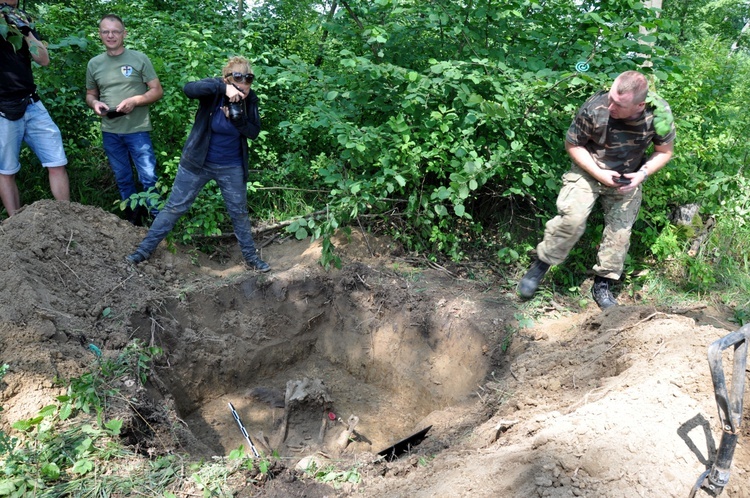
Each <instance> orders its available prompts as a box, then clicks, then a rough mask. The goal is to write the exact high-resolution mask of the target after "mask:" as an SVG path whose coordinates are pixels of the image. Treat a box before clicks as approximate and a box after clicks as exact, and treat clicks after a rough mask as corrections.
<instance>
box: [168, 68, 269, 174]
mask: <svg viewBox="0 0 750 498" xmlns="http://www.w3.org/2000/svg"><path fill="white" fill-rule="evenodd" d="M226 90H227V85H226V84H225V83H224V80H222V79H221V78H206V79H203V80H200V81H192V82H190V83H188V84H186V85H185V87H184V88H183V91H184V92H185V95H187V96H188V97H189V98H191V99H198V100H199V102H200V103H199V105H198V111H196V113H195V122H194V123H193V129H192V130H190V135H188V138H187V141H186V142H185V146H184V147H183V149H182V158H181V160H180V164H181V165H182V166H183V167H185V168H187V169H188V170H192V171H197V170H200V169H202V168H203V164H204V163H205V162H206V156H207V155H208V143H209V141H210V139H211V118H212V117H213V114H214V112H215V111H216V109H217V107H218V106H219V105H221V104H222V103H223V101H224V95H225V93H226ZM242 102H243V104H244V105H245V115H244V119H243V120H242V121H240V122H239V123H234V126H235V127H236V128H237V130H239V132H240V134H242V135H243V136H244V137H246V138H240V146H241V147H242V164H243V165H244V166H245V181H247V180H248V171H247V170H248V163H249V159H248V152H247V149H248V147H247V138H250V139H255V138H257V137H258V134H260V114H258V96H257V95H256V94H255V92H254V91H252V89H251V90H250V94H249V95H248V96H247V98H245V99H244V100H243V101H242Z"/></svg>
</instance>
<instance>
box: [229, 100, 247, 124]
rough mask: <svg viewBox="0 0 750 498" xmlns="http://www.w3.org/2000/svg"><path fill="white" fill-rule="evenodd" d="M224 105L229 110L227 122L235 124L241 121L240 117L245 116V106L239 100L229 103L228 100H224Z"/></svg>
mask: <svg viewBox="0 0 750 498" xmlns="http://www.w3.org/2000/svg"><path fill="white" fill-rule="evenodd" d="M224 105H225V106H226V107H227V109H228V110H229V121H232V122H237V121H241V120H242V117H243V116H244V115H245V105H244V103H243V102H242V101H241V100H240V101H237V102H230V101H229V99H227V98H225V99H224Z"/></svg>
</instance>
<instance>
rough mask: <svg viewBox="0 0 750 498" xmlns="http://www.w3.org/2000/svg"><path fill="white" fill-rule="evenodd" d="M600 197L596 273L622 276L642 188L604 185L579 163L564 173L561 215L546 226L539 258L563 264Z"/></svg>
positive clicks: (560, 202) (546, 261)
mask: <svg viewBox="0 0 750 498" xmlns="http://www.w3.org/2000/svg"><path fill="white" fill-rule="evenodd" d="M597 199H599V200H600V202H601V205H602V208H603V210H604V232H603V234H602V242H601V244H600V245H599V252H598V254H597V262H596V265H594V273H595V274H597V275H599V276H600V277H605V278H611V279H615V280H616V279H619V278H620V275H621V274H622V268H623V265H624V264H625V256H627V254H628V249H629V248H630V232H631V230H632V228H633V224H634V223H635V220H636V218H637V217H638V210H639V209H640V207H641V199H642V193H641V187H640V186H639V187H638V188H637V189H635V190H633V191H631V192H627V193H621V192H618V191H617V189H616V188H610V187H606V186H604V185H602V184H601V183H599V182H598V181H596V180H595V179H594V178H592V177H591V176H590V175H589V174H588V173H586V172H585V171H583V170H582V169H581V168H579V167H578V166H576V165H573V167H572V169H571V170H570V171H568V172H567V173H565V175H563V187H562V189H561V190H560V194H559V195H558V197H557V213H558V214H557V216H555V217H554V218H552V219H551V220H549V221H548V222H547V224H546V226H545V229H544V240H542V241H541V242H540V243H539V245H538V246H537V247H536V251H537V256H538V257H539V259H541V260H542V261H544V262H545V263H549V264H550V265H559V264H560V263H562V262H563V261H565V258H566V257H567V256H568V254H569V253H570V250H571V249H573V246H574V245H575V244H576V242H578V240H579V239H580V238H581V235H583V232H584V230H585V229H586V220H587V219H588V217H589V215H590V214H591V210H592V209H593V208H594V204H596V201H597Z"/></svg>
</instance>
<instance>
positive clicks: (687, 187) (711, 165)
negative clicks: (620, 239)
mask: <svg viewBox="0 0 750 498" xmlns="http://www.w3.org/2000/svg"><path fill="white" fill-rule="evenodd" d="M743 6H744V3H739V4H738V3H736V2H730V1H727V0H688V1H687V2H682V3H674V2H672V3H667V5H666V7H665V9H664V11H663V12H662V13H661V15H657V12H656V11H654V10H651V9H647V8H644V6H643V4H642V3H640V2H637V1H634V0H615V1H611V2H605V3H602V2H593V1H585V2H574V1H571V0H552V1H549V2H544V3H543V4H542V3H541V2H538V1H536V0H531V1H526V0H512V1H509V2H495V1H482V2H479V3H476V4H471V5H468V4H463V3H461V2H428V3H424V2H414V1H403V2H393V1H390V0H382V1H378V2H360V1H351V2H347V6H346V8H344V7H343V6H337V9H336V10H334V11H330V10H328V11H324V10H322V9H321V8H320V5H319V4H318V3H317V2H312V1H295V2H281V1H278V0H270V1H266V2H263V3H262V5H261V6H258V7H256V8H253V9H249V10H247V11H246V12H245V15H244V18H243V19H242V20H241V22H240V21H239V20H238V19H237V10H236V8H237V4H236V3H235V2H229V1H220V2H218V3H217V2H214V3H212V4H210V6H209V4H208V3H207V2H204V1H202V0H194V1H190V2H182V3H177V4H172V3H169V2H163V1H154V0H152V1H146V0H140V1H138V2H135V4H134V3H133V2H126V1H124V0H115V1H111V2H98V1H95V2H90V1H86V2H84V1H83V0H72V1H71V2H56V3H50V4H46V3H45V4H42V3H37V2H33V3H32V4H31V6H30V7H29V10H31V11H32V13H33V14H34V15H35V17H36V18H37V28H38V29H39V30H40V31H41V32H42V33H43V34H44V35H45V37H46V38H47V40H48V41H49V42H50V50H51V55H52V64H51V67H49V68H36V69H35V71H36V73H35V74H36V77H37V83H38V85H39V88H40V92H41V93H42V96H43V98H44V100H45V104H46V105H47V107H48V109H49V110H50V112H51V113H52V115H53V117H54V118H55V120H56V121H57V122H58V124H59V125H60V127H61V129H62V130H63V135H64V138H65V143H66V150H67V152H68V157H69V159H70V163H71V168H69V169H70V175H71V185H72V190H73V195H74V200H79V201H81V202H85V203H89V204H95V205H99V206H101V207H103V208H104V209H117V208H118V207H119V208H120V209H122V208H124V207H126V206H127V205H130V206H133V205H144V204H149V203H150V202H154V200H156V199H157V198H158V199H159V201H160V202H163V200H164V199H166V198H167V197H168V193H169V190H170V188H171V184H172V182H173V180H174V175H175V174H176V171H177V165H178V162H179V157H180V151H181V148H182V145H183V143H184V139H185V137H186V134H187V132H188V130H189V127H190V125H191V121H192V116H193V113H194V110H195V106H196V104H195V103H194V102H190V101H189V100H188V99H187V98H186V97H185V96H184V94H183V93H182V91H181V89H182V86H183V85H184V84H185V83H186V82H187V81H190V80H195V79H198V78H203V77H207V76H214V75H218V74H219V71H220V68H221V66H222V65H223V63H224V61H225V60H226V59H227V57H228V56H230V55H235V54H237V53H240V54H243V55H247V56H249V57H250V58H251V59H252V60H253V65H254V70H255V73H256V75H257V78H256V82H255V84H254V88H255V90H256V92H257V93H258V94H259V96H260V98H261V114H262V120H263V127H264V130H263V132H262V133H261V135H260V137H259V138H258V139H257V140H255V141H254V142H253V143H252V146H251V151H250V152H251V170H252V181H253V183H252V184H251V186H250V187H249V189H248V202H249V203H250V206H251V211H253V212H254V213H255V214H256V215H257V216H263V217H268V218H275V219H290V218H299V220H300V221H295V222H294V223H293V224H292V225H291V226H290V227H289V230H290V233H292V234H294V235H295V236H296V237H298V238H304V237H311V238H312V239H321V240H322V241H323V245H324V251H323V260H322V263H323V264H324V265H325V266H329V265H331V264H333V265H337V264H340V262H339V261H338V260H337V257H336V256H335V248H334V247H333V244H332V239H331V236H332V235H333V234H334V232H336V231H337V230H340V229H341V228H343V227H347V226H349V225H351V224H352V223H357V224H360V223H362V221H363V219H366V220H367V221H368V222H370V223H372V224H377V226H379V227H381V228H384V229H386V230H388V231H389V232H390V233H391V234H392V235H393V236H394V237H396V238H397V239H398V240H400V241H402V242H403V243H404V244H405V245H406V246H407V248H408V249H410V250H414V251H419V252H422V253H425V254H427V255H429V256H431V257H432V258H433V259H434V258H436V257H438V256H439V255H442V256H447V257H450V258H452V259H454V260H460V259H462V258H464V257H465V254H466V252H467V250H470V249H474V248H477V247H481V246H482V245H487V246H489V247H487V248H488V249H490V250H491V251H492V252H494V253H496V254H497V256H498V258H499V260H500V261H501V262H502V263H503V264H510V265H512V264H514V263H516V262H517V261H518V260H519V259H523V258H524V257H525V250H526V249H527V248H528V247H530V246H533V245H534V244H535V243H536V241H537V240H538V237H539V236H540V232H541V227H542V223H543V222H544V221H546V220H547V219H549V218H551V217H552V216H553V215H554V214H555V198H556V195H557V191H558V189H559V184H560V177H561V175H562V173H563V172H564V171H565V170H567V168H568V167H569V158H568V157H567V155H566V154H565V152H564V150H563V147H562V140H563V135H564V132H565V130H566V128H567V127H568V125H569V123H570V120H571V118H572V116H573V113H574V112H575V110H576V109H577V108H578V107H579V106H580V104H581V103H582V102H583V101H584V100H585V99H586V98H587V97H588V96H590V95H591V94H592V93H593V92H594V91H596V90H599V89H601V88H605V87H606V86H607V85H608V84H609V83H610V82H611V80H612V78H613V77H614V76H615V75H616V74H617V73H619V72H620V71H622V70H625V69H633V68H641V69H642V70H643V71H644V72H647V73H648V74H649V75H650V76H651V77H652V79H653V82H654V85H653V86H654V90H655V91H658V94H659V95H661V96H663V97H664V98H665V99H666V100H667V102H669V103H670V106H671V108H672V111H673V114H674V122H675V124H676V127H677V130H678V139H677V140H678V141H677V146H676V154H675V157H674V159H673V161H672V163H671V164H670V165H668V166H667V167H666V168H664V169H663V170H662V171H660V172H658V173H657V174H655V175H652V176H651V177H650V178H649V181H648V183H647V184H646V186H645V189H644V191H645V195H644V202H643V208H642V211H641V215H640V218H639V220H638V221H637V223H636V225H635V227H634V230H633V237H632V245H631V257H630V258H629V260H628V268H626V274H632V273H633V272H634V271H637V270H638V269H639V268H643V267H644V266H647V265H648V264H649V262H650V261H651V260H652V258H653V257H654V256H656V260H657V261H658V262H659V263H660V264H663V263H665V262H667V261H669V260H670V258H671V257H674V256H675V255H676V254H677V252H678V251H680V250H681V243H680V242H679V240H681V239H679V238H678V239H676V240H672V238H673V237H674V236H676V234H675V233H673V232H672V229H671V228H669V227H670V223H669V219H668V215H669V213H670V211H671V210H672V209H674V207H675V206H677V205H680V204H685V203H688V202H698V203H700V204H701V205H702V211H703V212H704V213H706V214H713V215H722V214H724V213H728V212H733V213H737V214H741V213H743V212H746V210H747V209H748V205H747V203H746V202H745V199H744V197H743V196H742V195H738V193H740V192H742V191H743V190H744V189H746V186H747V185H746V183H747V174H746V173H745V170H744V169H743V166H744V162H745V160H744V158H746V157H748V144H747V140H746V139H745V137H747V136H748V132H749V131H750V118H749V117H748V115H747V113H745V112H743V110H742V108H741V106H740V105H739V104H738V103H739V102H745V101H747V100H748V98H749V97H750V95H749V93H750V90H749V89H748V86H747V85H746V84H745V82H746V81H747V80H748V78H749V77H750V64H749V63H748V53H747V34H744V35H743V33H742V28H743V26H744V24H745V17H744V14H743V12H745V11H743V10H742V9H743V8H744V7H743ZM745 7H746V6H745ZM209 8H210V10H211V12H212V15H211V16H205V11H206V10H207V9H209ZM110 11H112V12H115V13H117V14H119V15H121V16H122V17H123V19H124V20H125V23H126V27H127V29H128V32H129V36H128V38H127V42H126V43H127V46H129V47H132V48H134V49H137V50H141V51H143V52H145V53H146V54H148V55H149V56H150V58H151V60H152V61H153V62H154V65H155V68H156V70H157V74H159V77H160V80H161V82H162V85H163V87H164V89H165V94H164V98H162V99H161V100H160V101H159V102H157V103H155V104H154V105H152V106H151V114H152V121H153V123H154V131H153V133H152V137H153V141H154V145H155V147H156V149H157V152H158V157H159V159H160V160H159V162H160V168H161V169H162V170H163V171H161V180H160V183H159V185H158V192H155V193H152V194H149V193H141V194H137V195H136V196H135V197H134V198H133V199H129V200H127V201H124V202H120V201H115V199H116V198H117V190H116V188H115V186H114V182H113V180H112V177H111V173H110V172H109V168H108V167H107V165H106V159H105V158H104V155H103V154H102V153H101V137H100V132H99V124H98V118H95V117H94V116H93V114H92V112H91V111H90V110H89V109H88V108H87V107H86V106H85V104H84V99H83V96H84V94H85V88H84V74H85V70H84V68H85V64H86V62H87V61H88V60H89V59H90V58H91V57H93V56H94V55H97V54H98V53H100V52H101V51H102V50H103V48H102V45H101V42H100V41H99V39H98V36H97V31H96V22H97V20H98V18H99V17H100V16H101V15H102V14H104V13H106V12H110ZM647 59H648V60H649V62H650V66H648V67H643V66H642V64H643V63H644V62H645V61H646V60H647ZM654 95H656V93H655V92H654ZM668 124H669V123H667V122H664V123H659V124H658V126H660V127H664V126H667V125H668ZM22 162H23V163H24V165H26V164H27V163H30V164H31V165H32V166H31V167H27V166H24V169H23V170H22V172H21V174H20V175H19V179H18V180H19V186H20V187H21V192H22V200H23V202H25V203H27V202H30V201H31V200H34V199H35V198H39V197H44V196H48V195H49V193H48V190H47V186H46V176H45V175H43V174H42V172H41V168H38V164H37V163H36V162H35V158H34V156H33V154H31V152H30V151H24V153H23V155H22ZM157 194H158V195H157ZM320 212H324V213H325V214H324V215H323V216H319V215H318V214H313V213H320ZM365 217H366V218H365ZM737 219H738V220H740V222H741V223H744V221H742V218H740V217H738V218H737ZM500 225H502V226H505V227H509V228H507V229H503V232H504V235H502V236H500V237H487V236H486V235H487V234H488V231H489V230H488V228H490V227H495V226H500ZM589 225H590V226H589V229H588V230H587V232H586V233H585V234H584V236H583V238H582V239H581V242H580V244H579V246H578V247H579V248H580V249H581V250H580V252H575V253H573V254H571V256H570V257H569V258H568V261H567V262H566V264H565V266H566V267H567V269H566V270H561V271H560V272H559V273H553V274H552V275H551V277H552V279H553V280H554V279H558V278H559V279H561V280H560V282H561V283H562V284H563V286H564V288H576V287H578V286H579V285H580V276H581V275H583V273H582V272H581V271H580V270H581V269H583V270H585V269H586V268H589V267H590V266H591V262H592V259H593V252H594V248H595V246H596V243H597V241H598V238H599V235H598V231H597V230H598V228H599V225H600V221H598V220H597V219H596V218H594V219H592V223H590V224H589ZM228 229H229V219H228V217H227V216H226V214H225V212H224V208H223V202H222V199H221V195H220V193H219V192H218V189H217V188H216V187H215V185H209V186H207V187H206V189H205V191H204V193H203V194H202V195H201V196H200V197H199V198H198V200H197V201H196V203H195V205H194V207H193V209H192V210H191V211H190V212H189V213H188V214H187V215H186V216H184V217H183V218H182V219H181V220H180V221H179V223H178V225H177V227H176V228H175V230H174V234H173V236H172V240H176V241H179V242H184V243H195V242H200V241H201V240H204V239H205V236H212V235H218V234H221V233H224V232H226V231H227V230H228ZM652 251H655V252H652ZM691 274H692V275H694V276H695V278H698V279H699V280H700V279H704V278H705V279H707V281H708V280H710V278H711V277H710V276H709V274H708V272H707V271H706V270H705V269H702V268H698V267H695V268H693V271H692V273H691Z"/></svg>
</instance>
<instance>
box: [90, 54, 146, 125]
mask: <svg viewBox="0 0 750 498" xmlns="http://www.w3.org/2000/svg"><path fill="white" fill-rule="evenodd" d="M156 78H157V76H156V71H154V66H153V65H152V64H151V61H150V60H149V59H148V57H146V55H145V54H143V53H141V52H138V51H136V50H128V49H127V48H126V49H125V51H124V52H123V53H121V54H120V55H116V56H110V55H107V53H106V52H104V53H102V54H99V55H97V56H96V57H94V58H92V59H91V60H90V61H89V63H88V66H87V67H86V89H87V90H93V89H95V88H96V89H98V90H99V98H98V99H97V100H100V101H102V102H104V103H105V104H107V105H108V106H109V108H110V109H111V110H114V109H115V108H116V107H117V106H118V105H119V104H120V102H122V101H123V100H125V99H126V98H128V97H133V96H134V95H143V94H144V93H146V91H148V85H147V84H146V83H147V82H149V81H152V80H155V79H156ZM102 131H106V132H110V133H137V132H141V131H151V118H150V117H149V114H148V106H139V107H136V108H134V109H133V110H132V112H130V113H129V114H127V115H125V116H121V117H119V118H108V117H106V116H105V117H103V118H102Z"/></svg>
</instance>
